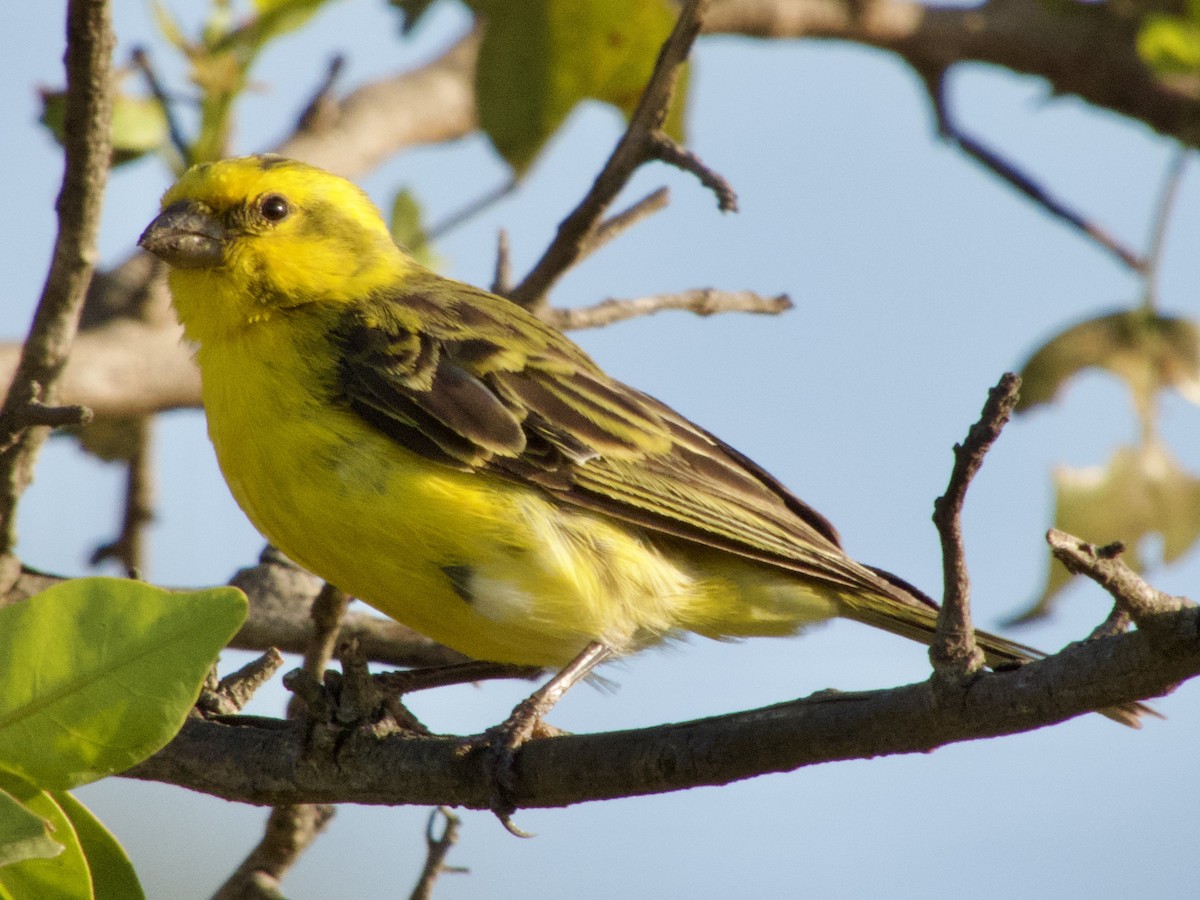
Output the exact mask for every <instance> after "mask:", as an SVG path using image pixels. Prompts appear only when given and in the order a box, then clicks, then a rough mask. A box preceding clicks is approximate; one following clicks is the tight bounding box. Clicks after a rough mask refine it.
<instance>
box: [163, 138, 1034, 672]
mask: <svg viewBox="0 0 1200 900" xmlns="http://www.w3.org/2000/svg"><path fill="white" fill-rule="evenodd" d="M140 244H141V246H143V247H144V248H146V249H147V250H149V251H150V252H151V253H153V254H155V255H156V256H158V257H159V258H161V259H163V260H165V261H166V262H167V263H168V264H169V265H170V266H171V269H172V271H171V273H170V287H171V293H172V295H173V297H174V302H175V307H176V309H177V310H178V313H179V318H180V320H181V321H182V322H183V325H184V329H185V332H186V335H187V338H188V339H189V340H190V341H192V342H194V343H195V344H196V346H197V348H198V349H197V360H198V363H199V366H200V371H201V376H202V379H203V400H204V407H205V409H206V410H207V414H208V428H209V435H210V437H211V439H212V442H213V445H214V447H215V448H216V453H217V458H218V460H219V462H220V465H221V469H222V471H223V472H224V475H225V478H226V480H227V481H228V482H229V487H230V489H231V490H232V492H233V495H234V497H235V498H236V499H237V502H238V503H239V504H240V505H241V507H242V509H243V510H245V512H246V514H247V515H248V516H249V517H250V520H251V521H252V522H253V523H254V524H255V525H256V526H257V527H258V529H259V530H260V531H262V533H263V534H264V535H266V536H267V538H269V539H270V540H271V542H272V543H274V544H275V545H276V546H278V547H279V548H280V549H281V550H283V551H284V552H285V553H286V554H287V555H288V556H290V557H291V558H292V559H294V560H296V561H297V562H298V563H300V564H301V565H303V566H304V567H306V568H308V569H310V570H311V571H313V572H315V573H316V574H318V575H320V576H321V577H323V578H325V579H326V580H328V581H330V582H332V583H333V584H335V585H337V586H338V587H339V588H341V589H342V590H344V591H346V592H348V593H350V594H352V595H354V596H356V597H359V598H361V599H362V600H364V601H366V602H367V603H369V604H371V605H372V606H374V607H375V608H376V609H378V610H380V611H381V612H383V613H386V614H387V615H388V616H391V617H392V618H394V619H396V620H398V621H400V622H403V623H404V624H406V625H409V626H411V627H413V628H415V629H416V630H418V631H420V632H423V633H424V634H426V635H428V636H429V637H431V638H434V639H435V640H437V641H440V642H441V643H443V644H445V645H447V646H449V647H452V648H454V649H456V650H459V651H461V652H463V653H465V654H467V655H469V656H472V657H475V658H478V659H482V660H492V661H496V662H505V663H517V664H524V665H534V666H546V667H556V668H561V667H564V666H567V665H568V664H570V663H572V661H576V665H575V666H574V667H573V668H572V671H573V673H574V675H575V676H576V677H577V676H578V675H580V674H582V673H583V672H586V671H587V670H588V669H590V668H591V667H592V666H593V665H594V664H596V663H597V662H599V661H601V660H602V659H604V658H606V657H608V656H611V655H619V654H626V653H631V652H633V651H636V650H640V649H642V648H644V647H647V646H650V645H653V644H657V643H659V642H661V641H663V640H664V639H667V638H670V637H673V636H678V635H681V634H684V633H687V632H694V633H696V634H701V635H704V636H706V637H712V638H723V637H746V636H751V635H790V634H795V633H797V632H798V631H801V630H802V629H803V628H804V627H805V626H806V625H809V624H810V623H813V622H818V621H821V620H825V619H829V618H831V617H835V616H843V617H845V618H849V619H854V620H856V621H859V622H865V623H866V624H868V625H873V626H876V627H879V628H883V629H885V630H887V631H890V632H893V633H895V634H899V635H903V636H904V637H908V638H913V639H916V640H919V641H925V642H928V640H929V639H930V637H931V636H932V634H933V632H934V628H935V624H936V616H937V609H936V607H935V606H934V605H933V603H932V602H931V601H929V600H927V599H926V598H924V597H923V596H922V595H920V594H919V593H918V592H916V591H914V590H912V589H909V588H908V587H907V586H905V585H904V583H903V582H901V581H899V580H898V579H895V578H893V577H892V576H889V575H887V574H886V573H882V572H880V571H878V570H875V569H872V568H869V567H867V566H864V565H861V564H860V563H857V562H855V561H854V560H852V559H850V558H849V557H848V556H847V555H846V554H845V553H844V552H843V550H842V548H841V546H840V544H839V541H838V536H837V533H836V532H835V531H834V529H833V527H832V526H831V525H830V524H829V523H828V522H827V521H826V520H825V519H824V518H823V517H822V516H820V515H819V514H818V513H816V512H814V511H813V510H812V509H810V508H809V507H808V506H807V505H805V504H804V503H803V502H802V501H800V500H799V499H797V498H796V497H795V496H793V495H792V494H791V493H789V491H788V490H787V489H786V488H785V487H784V486H783V485H782V484H780V483H779V482H778V481H777V480H776V479H775V478H773V477H772V476H771V475H769V474H768V473H767V472H765V471H764V470H763V469H761V468H760V467H759V466H757V465H756V464H755V463H754V462H752V461H751V460H749V459H747V458H746V457H745V456H743V455H742V454H741V453H739V452H738V451H736V450H734V449H733V448H732V447H730V446H729V445H728V444H726V443H724V442H723V441H721V440H720V439H719V438H717V437H715V436H713V435H712V434H709V433H708V432H707V431H705V430H704V429H702V428H700V427H698V426H697V425H694V424H692V423H691V422H689V421H688V420H687V419H685V418H684V417H683V416H681V415H680V414H679V413H677V412H675V411H674V410H673V409H671V408H670V407H668V406H665V405H664V404H662V403H660V402H659V401H657V400H655V399H653V398H652V397H649V396H647V395H645V394H643V393H641V392H640V391H637V390H634V389H633V388H630V387H628V386H626V385H624V384H621V383H620V382H618V381H616V380H614V379H612V378H610V377H609V376H608V375H606V374H605V373H604V372H603V371H602V370H601V369H600V368H599V367H598V366H597V365H596V364H595V363H594V362H592V360H591V359H589V358H588V356H587V355H586V354H585V353H584V352H583V351H582V350H581V349H580V348H579V347H577V346H576V345H575V344H574V343H572V342H571V341H570V340H568V339H567V338H566V337H564V336H563V335H562V334H561V333H559V332H558V331H556V330H554V329H553V328H551V327H549V326H548V325H546V324H544V323H543V322H542V321H540V320H539V319H537V318H536V317H534V316H533V315H531V314H529V313H527V312H526V311H525V310H523V309H521V308H520V307H518V306H516V305H515V304H513V303H511V302H510V301H508V300H505V299H504V298H502V297H498V296H495V295H493V294H490V293H487V292H486V291H482V290H480V289H478V288H475V287H471V286H470V285H467V284H463V283H460V282H457V281H451V280H450V279H447V278H443V277H441V276H439V275H437V274H434V273H433V272H430V271H428V270H426V269H424V268H422V267H421V266H419V265H418V264H417V263H415V262H414V261H413V260H412V259H411V258H410V257H409V256H408V255H407V254H406V253H405V252H404V251H403V250H402V249H400V248H399V247H397V246H396V244H395V242H394V241H393V240H392V237H391V235H390V233H389V231H388V228H387V226H386V225H385V223H384V221H383V219H382V218H381V216H380V215H379V212H378V211H377V210H376V208H375V207H374V205H372V203H371V201H370V200H369V199H368V198H367V197H366V195H365V194H364V193H363V192H362V191H361V190H359V189H358V188H357V187H355V186H354V185H352V184H351V183H350V182H348V181H346V180H344V179H342V178H339V177H337V176H334V175H331V174H329V173H328V172H324V171H322V170H320V169H316V168H313V167H311V166H308V165H305V164H303V163H299V162H295V161H292V160H288V159H283V158H280V157H275V156H251V157H245V158H241V159H230V160H225V161H222V162H216V163H207V164H203V165H199V166H196V167H194V168H192V169H191V170H189V171H188V172H186V173H185V174H184V175H183V177H182V178H180V180H179V182H178V183H177V184H176V185H175V186H174V187H172V188H171V189H170V190H169V191H167V193H166V195H165V196H164V197H163V201H162V212H161V214H160V215H159V216H158V217H157V218H156V219H155V220H154V221H153V222H152V223H151V224H150V226H149V227H148V228H147V229H146V231H145V233H144V234H143V235H142V237H141V240H140ZM978 640H979V643H980V645H981V647H982V649H983V650H984V652H985V654H986V657H987V661H988V663H989V664H991V665H993V666H994V665H998V664H1003V663H1006V662H1012V661H1017V660H1025V659H1028V658H1030V652H1031V651H1030V650H1029V648H1027V647H1023V646H1021V645H1019V644H1015V643H1012V642H1010V641H1007V640H1004V639H1002V638H999V637H995V636H993V635H989V634H985V633H982V632H981V633H979V635H978Z"/></svg>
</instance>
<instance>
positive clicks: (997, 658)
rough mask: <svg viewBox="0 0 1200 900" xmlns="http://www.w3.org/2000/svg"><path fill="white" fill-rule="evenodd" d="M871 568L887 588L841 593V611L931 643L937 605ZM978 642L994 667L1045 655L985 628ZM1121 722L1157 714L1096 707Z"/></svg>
mask: <svg viewBox="0 0 1200 900" xmlns="http://www.w3.org/2000/svg"><path fill="white" fill-rule="evenodd" d="M872 571H873V572H874V573H875V574H876V575H878V576H879V577H880V578H881V579H883V580H884V581H885V582H886V583H887V588H888V590H887V591H886V592H885V591H880V592H879V593H870V594H852V595H850V594H848V595H842V596H841V597H839V603H840V605H841V615H842V616H843V617H844V618H847V619H853V620H854V621H856V622H862V623H863V624H864V625H871V626H874V627H875V628H882V629H883V630H884V631H890V632H891V633H892V634H898V635H900V636H901V637H906V638H909V639H911V640H914V641H920V642H921V643H922V644H929V643H930V642H931V641H932V640H933V635H934V632H935V631H936V630H937V616H938V605H937V603H935V602H934V601H933V600H931V599H930V598H929V597H927V596H926V595H925V594H924V593H922V592H921V591H920V590H918V589H917V588H915V587H913V586H912V585H910V584H908V583H907V582H906V581H904V580H903V579H901V578H898V577H897V576H895V575H892V574H891V573H890V572H885V571H883V570H881V569H872ZM975 642H976V644H977V645H978V646H979V648H980V649H981V650H982V651H983V655H984V660H985V661H986V662H987V665H988V667H989V668H991V669H1002V668H1005V667H1008V666H1013V665H1020V664H1022V663H1026V662H1031V661H1032V660H1035V659H1042V658H1044V657H1045V656H1046V654H1045V653H1043V652H1042V651H1040V650H1038V649H1036V648H1034V647H1030V646H1028V645H1026V644H1019V643H1017V642H1016V641H1010V640H1008V639H1007V638H1002V637H999V636H998V635H994V634H989V633H988V632H986V631H979V630H976V632H975ZM1097 711H1098V712H1099V713H1100V714H1101V715H1104V716H1107V717H1108V718H1110V719H1112V720H1113V721H1115V722H1120V723H1121V724H1122V725H1128V726H1129V727H1131V728H1140V727H1141V717H1142V716H1145V715H1152V716H1158V717H1160V718H1161V716H1160V714H1159V713H1157V712H1155V711H1154V710H1153V709H1151V708H1150V707H1148V706H1146V705H1145V704H1143V703H1126V704H1124V705H1122V706H1114V707H1109V708H1107V709H1101V710H1097Z"/></svg>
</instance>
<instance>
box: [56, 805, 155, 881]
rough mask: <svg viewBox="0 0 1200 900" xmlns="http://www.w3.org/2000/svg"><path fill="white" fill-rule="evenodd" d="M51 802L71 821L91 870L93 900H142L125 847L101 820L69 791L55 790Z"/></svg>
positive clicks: (135, 875)
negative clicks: (94, 896)
mask: <svg viewBox="0 0 1200 900" xmlns="http://www.w3.org/2000/svg"><path fill="white" fill-rule="evenodd" d="M53 797H54V800H55V802H57V803H58V805H59V808H60V809H62V811H63V814H64V815H65V816H66V817H67V818H68V819H70V820H71V825H72V826H73V827H74V828H75V835H76V837H78V839H79V844H80V846H82V847H83V853H84V857H85V858H86V859H87V863H88V869H89V870H90V871H91V873H92V891H93V892H94V893H95V895H96V900H145V896H146V894H145V892H144V891H143V890H142V885H141V883H140V882H139V881H138V877H137V873H136V872H134V870H133V863H132V862H130V860H129V856H128V854H126V853H125V848H124V847H122V846H121V844H120V842H119V841H118V840H117V839H116V838H115V837H113V834H112V832H111V831H109V830H108V829H107V828H105V827H104V823H103V822H101V821H100V820H99V819H97V818H96V817H95V816H94V815H92V811H91V810H89V809H88V808H87V807H86V806H84V805H83V804H82V803H80V802H79V801H78V800H77V799H76V798H75V797H73V796H72V795H71V794H68V793H66V792H65V791H63V792H56V793H55V794H54V795H53Z"/></svg>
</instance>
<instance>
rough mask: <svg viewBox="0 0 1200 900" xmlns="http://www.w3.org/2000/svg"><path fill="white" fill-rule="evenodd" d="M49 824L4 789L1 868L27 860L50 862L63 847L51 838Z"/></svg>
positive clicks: (0, 794)
mask: <svg viewBox="0 0 1200 900" xmlns="http://www.w3.org/2000/svg"><path fill="white" fill-rule="evenodd" d="M48 827H49V823H48V822H47V821H46V820H45V819H43V818H42V817H41V816H39V815H37V814H35V813H34V812H32V811H31V810H30V809H29V808H28V807H27V806H25V804H23V803H22V802H21V801H20V800H18V799H17V798H16V797H14V796H13V795H12V794H10V793H8V791H5V790H0V866H7V865H9V864H11V863H15V862H20V861H21V860H23V859H50V858H51V857H54V856H58V854H60V853H62V851H63V845H62V844H60V843H59V842H58V841H56V840H54V838H52V837H51V836H50V833H49V830H48Z"/></svg>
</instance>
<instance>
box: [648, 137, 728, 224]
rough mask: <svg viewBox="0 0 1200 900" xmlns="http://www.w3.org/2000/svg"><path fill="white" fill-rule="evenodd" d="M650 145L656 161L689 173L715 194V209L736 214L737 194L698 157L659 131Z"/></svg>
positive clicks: (722, 177)
mask: <svg viewBox="0 0 1200 900" xmlns="http://www.w3.org/2000/svg"><path fill="white" fill-rule="evenodd" d="M650 144H651V150H652V152H653V154H654V156H655V158H656V159H659V160H661V161H662V162H665V163H666V164H667V165H669V166H674V167H675V168H677V169H682V170H683V171H684V172H691V173H692V174H693V175H695V176H696V177H697V178H698V179H699V180H700V183H701V184H702V185H704V186H705V187H706V188H708V189H709V190H710V191H712V192H713V193H714V194H716V197H717V208H718V209H720V210H721V212H737V208H738V203H737V194H736V193H734V190H733V186H732V185H731V184H730V183H729V182H728V181H726V180H725V178H724V176H722V175H720V174H718V173H717V172H714V171H713V170H712V169H710V168H709V167H708V166H706V165H705V164H704V162H703V161H702V160H701V159H700V157H699V156H697V155H696V154H695V153H693V152H692V151H691V150H688V149H687V148H686V147H681V146H680V145H679V144H677V143H675V142H674V141H673V140H671V139H670V138H669V137H667V136H666V135H665V134H663V133H662V132H661V131H660V132H656V133H655V134H653V135H652V136H651V138H650Z"/></svg>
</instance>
